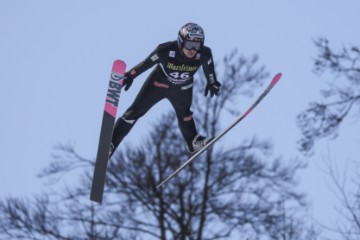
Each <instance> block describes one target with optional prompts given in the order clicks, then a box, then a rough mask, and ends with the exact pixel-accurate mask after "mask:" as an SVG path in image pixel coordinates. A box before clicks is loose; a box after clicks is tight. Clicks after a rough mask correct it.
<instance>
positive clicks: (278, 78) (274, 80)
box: [271, 73, 282, 84]
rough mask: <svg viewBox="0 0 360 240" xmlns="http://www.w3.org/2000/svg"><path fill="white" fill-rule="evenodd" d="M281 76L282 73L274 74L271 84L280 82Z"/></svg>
mask: <svg viewBox="0 0 360 240" xmlns="http://www.w3.org/2000/svg"><path fill="white" fill-rule="evenodd" d="M281 76H282V73H278V74H276V75H275V76H274V78H273V80H272V81H271V83H272V84H275V83H277V82H278V81H279V80H280V78H281Z"/></svg>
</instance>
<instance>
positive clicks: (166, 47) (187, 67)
mask: <svg viewBox="0 0 360 240" xmlns="http://www.w3.org/2000/svg"><path fill="white" fill-rule="evenodd" d="M155 64H157V66H156V67H155V68H154V70H153V71H152V72H151V74H150V75H149V77H148V78H147V79H146V81H145V83H144V84H143V86H142V88H141V90H140V92H139V93H138V95H137V97H136V98H135V100H134V102H133V103H132V105H131V106H130V107H129V108H128V109H127V111H126V112H125V113H124V115H123V116H122V117H121V118H119V119H118V120H117V121H116V124H115V128H114V132H113V137H112V143H113V144H114V148H115V149H116V148H117V146H118V145H119V144H120V142H121V141H122V140H123V138H124V137H125V136H126V135H127V134H128V133H129V131H130V130H131V128H132V127H133V126H134V124H135V123H136V121H137V120H138V119H139V118H140V117H142V116H143V115H144V114H145V113H146V112H147V111H148V110H149V109H150V108H151V107H152V106H154V105H155V104H156V103H157V102H159V101H160V100H162V99H164V98H166V99H168V100H169V101H170V103H171V105H172V106H173V108H174V110H175V112H176V116H177V119H178V125H179V128H180V131H181V133H182V135H183V137H184V139H185V142H186V144H187V145H188V147H190V148H189V149H191V146H192V140H193V139H194V137H195V136H196V135H197V130H196V127H195V122H194V120H193V117H192V111H191V110H190V107H191V103H192V94H193V88H192V87H193V76H194V74H195V73H196V71H197V70H198V69H199V68H200V66H202V68H203V71H204V73H205V77H206V80H207V82H208V83H213V82H215V81H216V74H215V70H214V63H213V59H212V53H211V49H210V48H209V47H206V46H203V47H202V49H201V51H198V52H197V53H196V55H195V56H194V57H193V58H187V57H186V56H185V55H184V54H183V53H182V51H181V50H180V49H179V47H178V45H177V42H176V41H172V42H166V43H163V44H160V45H159V46H158V47H157V48H156V49H155V50H154V51H153V52H152V53H151V54H150V55H149V56H148V57H147V58H146V59H145V60H144V61H142V62H141V63H139V64H138V65H136V66H135V67H134V68H132V69H130V70H129V71H128V72H127V74H129V75H131V76H132V77H133V78H135V77H137V76H139V75H140V74H142V73H143V72H145V71H146V70H148V69H149V68H151V67H153V66H154V65H155Z"/></svg>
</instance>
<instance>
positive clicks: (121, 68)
mask: <svg viewBox="0 0 360 240" xmlns="http://www.w3.org/2000/svg"><path fill="white" fill-rule="evenodd" d="M125 68H126V63H125V62H124V61H122V60H115V61H114V64H113V67H112V72H115V73H120V74H122V75H123V74H124V73H125Z"/></svg>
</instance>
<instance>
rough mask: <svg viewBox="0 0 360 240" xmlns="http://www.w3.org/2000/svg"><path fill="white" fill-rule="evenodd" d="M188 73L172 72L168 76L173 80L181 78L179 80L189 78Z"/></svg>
mask: <svg viewBox="0 0 360 240" xmlns="http://www.w3.org/2000/svg"><path fill="white" fill-rule="evenodd" d="M189 74H190V73H189V72H183V73H180V72H172V73H170V75H171V76H172V77H173V78H181V79H185V78H189V77H190V75H189Z"/></svg>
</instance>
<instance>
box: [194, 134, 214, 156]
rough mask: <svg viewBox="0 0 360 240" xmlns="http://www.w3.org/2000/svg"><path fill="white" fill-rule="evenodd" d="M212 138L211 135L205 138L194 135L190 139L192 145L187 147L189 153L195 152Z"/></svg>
mask: <svg viewBox="0 0 360 240" xmlns="http://www.w3.org/2000/svg"><path fill="white" fill-rule="evenodd" d="M212 139H213V137H210V138H206V137H204V136H201V135H196V136H195V137H194V140H193V141H192V146H191V147H190V148H189V151H190V153H191V154H194V153H196V152H197V151H199V150H200V149H201V148H202V147H204V146H205V145H206V144H207V143H208V142H210V141H211V140H212Z"/></svg>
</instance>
